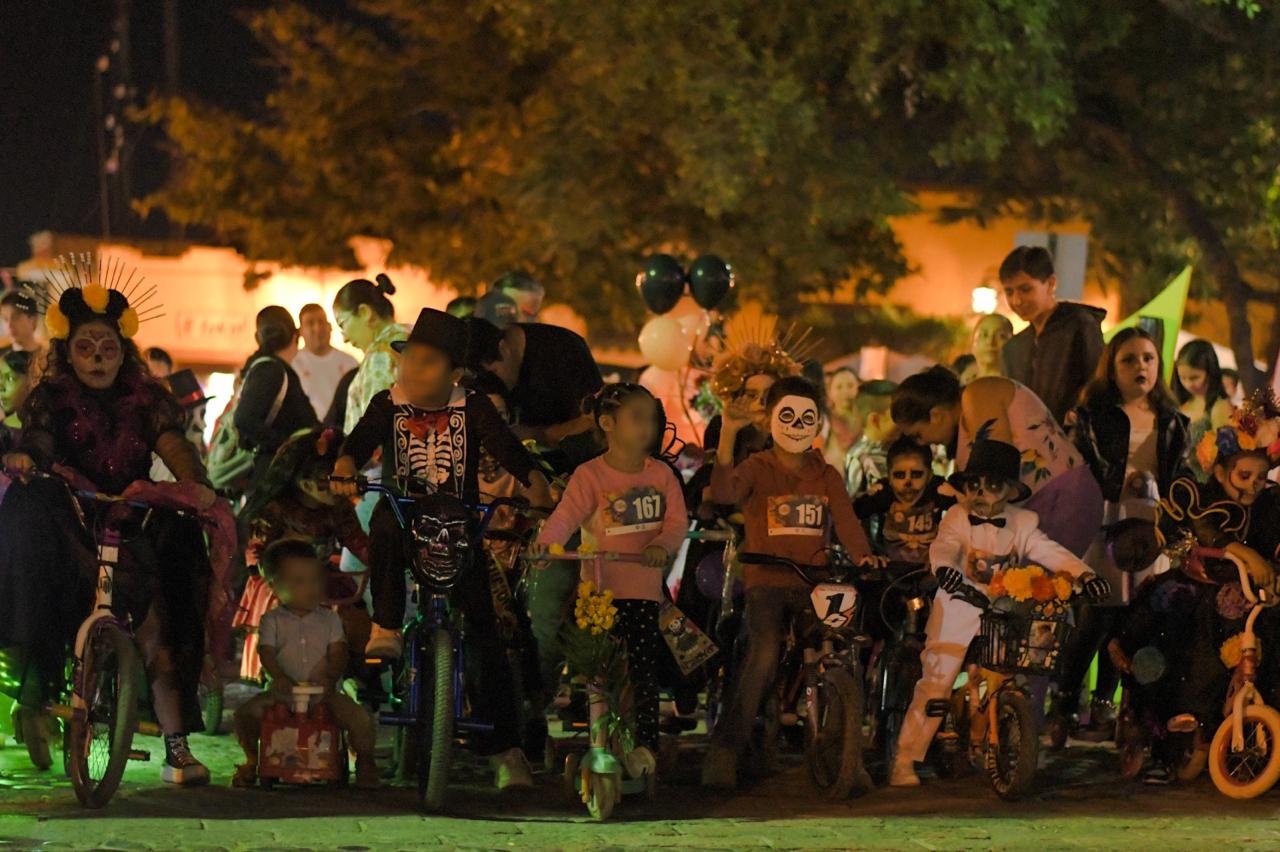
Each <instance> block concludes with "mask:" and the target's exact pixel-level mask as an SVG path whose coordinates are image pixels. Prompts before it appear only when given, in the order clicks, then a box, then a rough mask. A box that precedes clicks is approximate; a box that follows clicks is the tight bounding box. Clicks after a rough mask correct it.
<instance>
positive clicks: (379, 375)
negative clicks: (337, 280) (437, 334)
mask: <svg viewBox="0 0 1280 852" xmlns="http://www.w3.org/2000/svg"><path fill="white" fill-rule="evenodd" d="M395 292H396V288H395V285H394V284H392V283H391V279H390V278H388V277H387V275H386V273H381V274H379V275H378V276H377V278H376V279H375V280H374V281H370V280H368V279H367V278H357V279H355V280H354V281H348V282H347V283H346V284H344V285H343V287H342V289H341V290H339V291H338V295H337V296H335V297H334V299H333V318H334V321H335V322H337V323H338V330H339V331H341V332H342V339H343V340H345V341H346V342H347V343H350V344H351V345H352V346H354V347H356V348H357V349H359V350H360V351H361V352H363V353H364V359H363V360H362V361H361V362H360V366H359V367H357V368H356V375H355V378H354V379H352V380H351V385H350V386H349V387H348V389H347V411H346V417H345V418H344V421H343V429H342V431H343V433H344V434H349V433H350V432H351V430H352V429H354V428H355V425H356V424H357V423H359V422H360V417H361V415H363V414H364V410H365V408H367V407H368V405H369V400H371V399H373V397H374V395H375V394H377V393H379V392H381V391H384V390H386V389H387V388H389V387H391V386H392V385H393V384H395V381H396V369H397V367H398V366H399V364H400V355H399V353H397V352H396V351H395V350H394V349H392V348H391V344H392V343H394V342H395V341H397V340H405V339H406V338H408V336H409V329H408V328H406V327H405V326H403V325H401V324H399V323H397V322H396V317H395V307H394V306H393V305H392V304H391V300H390V299H388V298H387V297H388V296H391V295H394V294H395Z"/></svg>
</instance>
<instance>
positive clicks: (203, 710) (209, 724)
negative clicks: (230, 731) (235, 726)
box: [199, 685, 224, 737]
mask: <svg viewBox="0 0 1280 852" xmlns="http://www.w3.org/2000/svg"><path fill="white" fill-rule="evenodd" d="M199 697H200V699H201V703H200V716H201V718H202V719H203V721H204V732H205V733H206V734H208V735H209V736H211V737H214V736H217V735H218V734H221V733H222V709H223V706H224V703H223V691H222V686H221V685H219V686H217V687H206V686H203V685H202V686H201V687H200V695H199Z"/></svg>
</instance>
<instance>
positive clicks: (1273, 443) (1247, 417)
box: [1196, 389, 1280, 470]
mask: <svg viewBox="0 0 1280 852" xmlns="http://www.w3.org/2000/svg"><path fill="white" fill-rule="evenodd" d="M1241 453H1257V454H1259V455H1264V456H1266V458H1267V461H1268V462H1270V463H1271V464H1272V465H1274V464H1277V463H1280V407H1278V406H1277V404H1276V399H1275V396H1274V394H1273V393H1272V392H1271V391H1270V390H1269V389H1267V390H1260V391H1258V392H1257V393H1255V394H1254V395H1253V396H1252V397H1250V398H1249V399H1248V400H1246V401H1245V402H1244V404H1243V405H1241V406H1240V407H1239V408H1237V409H1236V410H1235V411H1234V412H1233V413H1232V414H1231V419H1230V420H1229V421H1228V422H1227V424H1226V425H1225V426H1222V427H1220V428H1218V429H1217V430H1215V431H1210V432H1206V433H1205V436H1204V437H1203V438H1201V439H1200V443H1199V444H1197V445H1196V461H1198V462H1200V466H1201V467H1202V468H1203V469H1205V470H1209V469H1210V468H1212V467H1213V466H1214V465H1215V464H1218V463H1219V462H1226V461H1228V460H1230V459H1232V458H1234V457H1235V456H1237V455H1240V454H1241Z"/></svg>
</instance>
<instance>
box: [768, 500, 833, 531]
mask: <svg viewBox="0 0 1280 852" xmlns="http://www.w3.org/2000/svg"><path fill="white" fill-rule="evenodd" d="M826 532H827V498H826V497H819V496H818V495H816V494H786V495H783V496H781V497H770V498H769V535H813V536H819V535H825V534H826Z"/></svg>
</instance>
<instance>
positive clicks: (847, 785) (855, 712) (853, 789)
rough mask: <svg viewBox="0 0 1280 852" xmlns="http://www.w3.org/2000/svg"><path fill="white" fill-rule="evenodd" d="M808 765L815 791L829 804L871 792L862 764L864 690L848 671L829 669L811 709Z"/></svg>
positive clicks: (808, 727) (808, 728) (806, 748)
mask: <svg viewBox="0 0 1280 852" xmlns="http://www.w3.org/2000/svg"><path fill="white" fill-rule="evenodd" d="M807 730H808V731H809V734H808V736H807V738H806V739H807V742H806V743H805V753H804V757H805V765H806V767H807V768H808V770H809V778H810V780H811V781H813V785H814V787H816V788H817V789H818V791H819V792H820V793H822V795H823V796H824V797H825V798H827V799H830V800H833V801H838V800H841V799H847V798H849V796H851V795H861V794H862V793H865V792H867V790H869V789H870V788H871V779H870V777H868V775H867V770H866V768H865V767H864V766H863V762H862V690H861V689H859V688H858V683H857V680H856V679H855V678H854V677H853V675H851V674H850V673H849V672H848V671H847V670H845V669H829V670H827V671H825V672H823V673H822V677H821V679H820V680H819V682H818V690H817V697H816V699H815V702H814V707H812V708H811V709H810V717H809V720H808V726H807Z"/></svg>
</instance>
